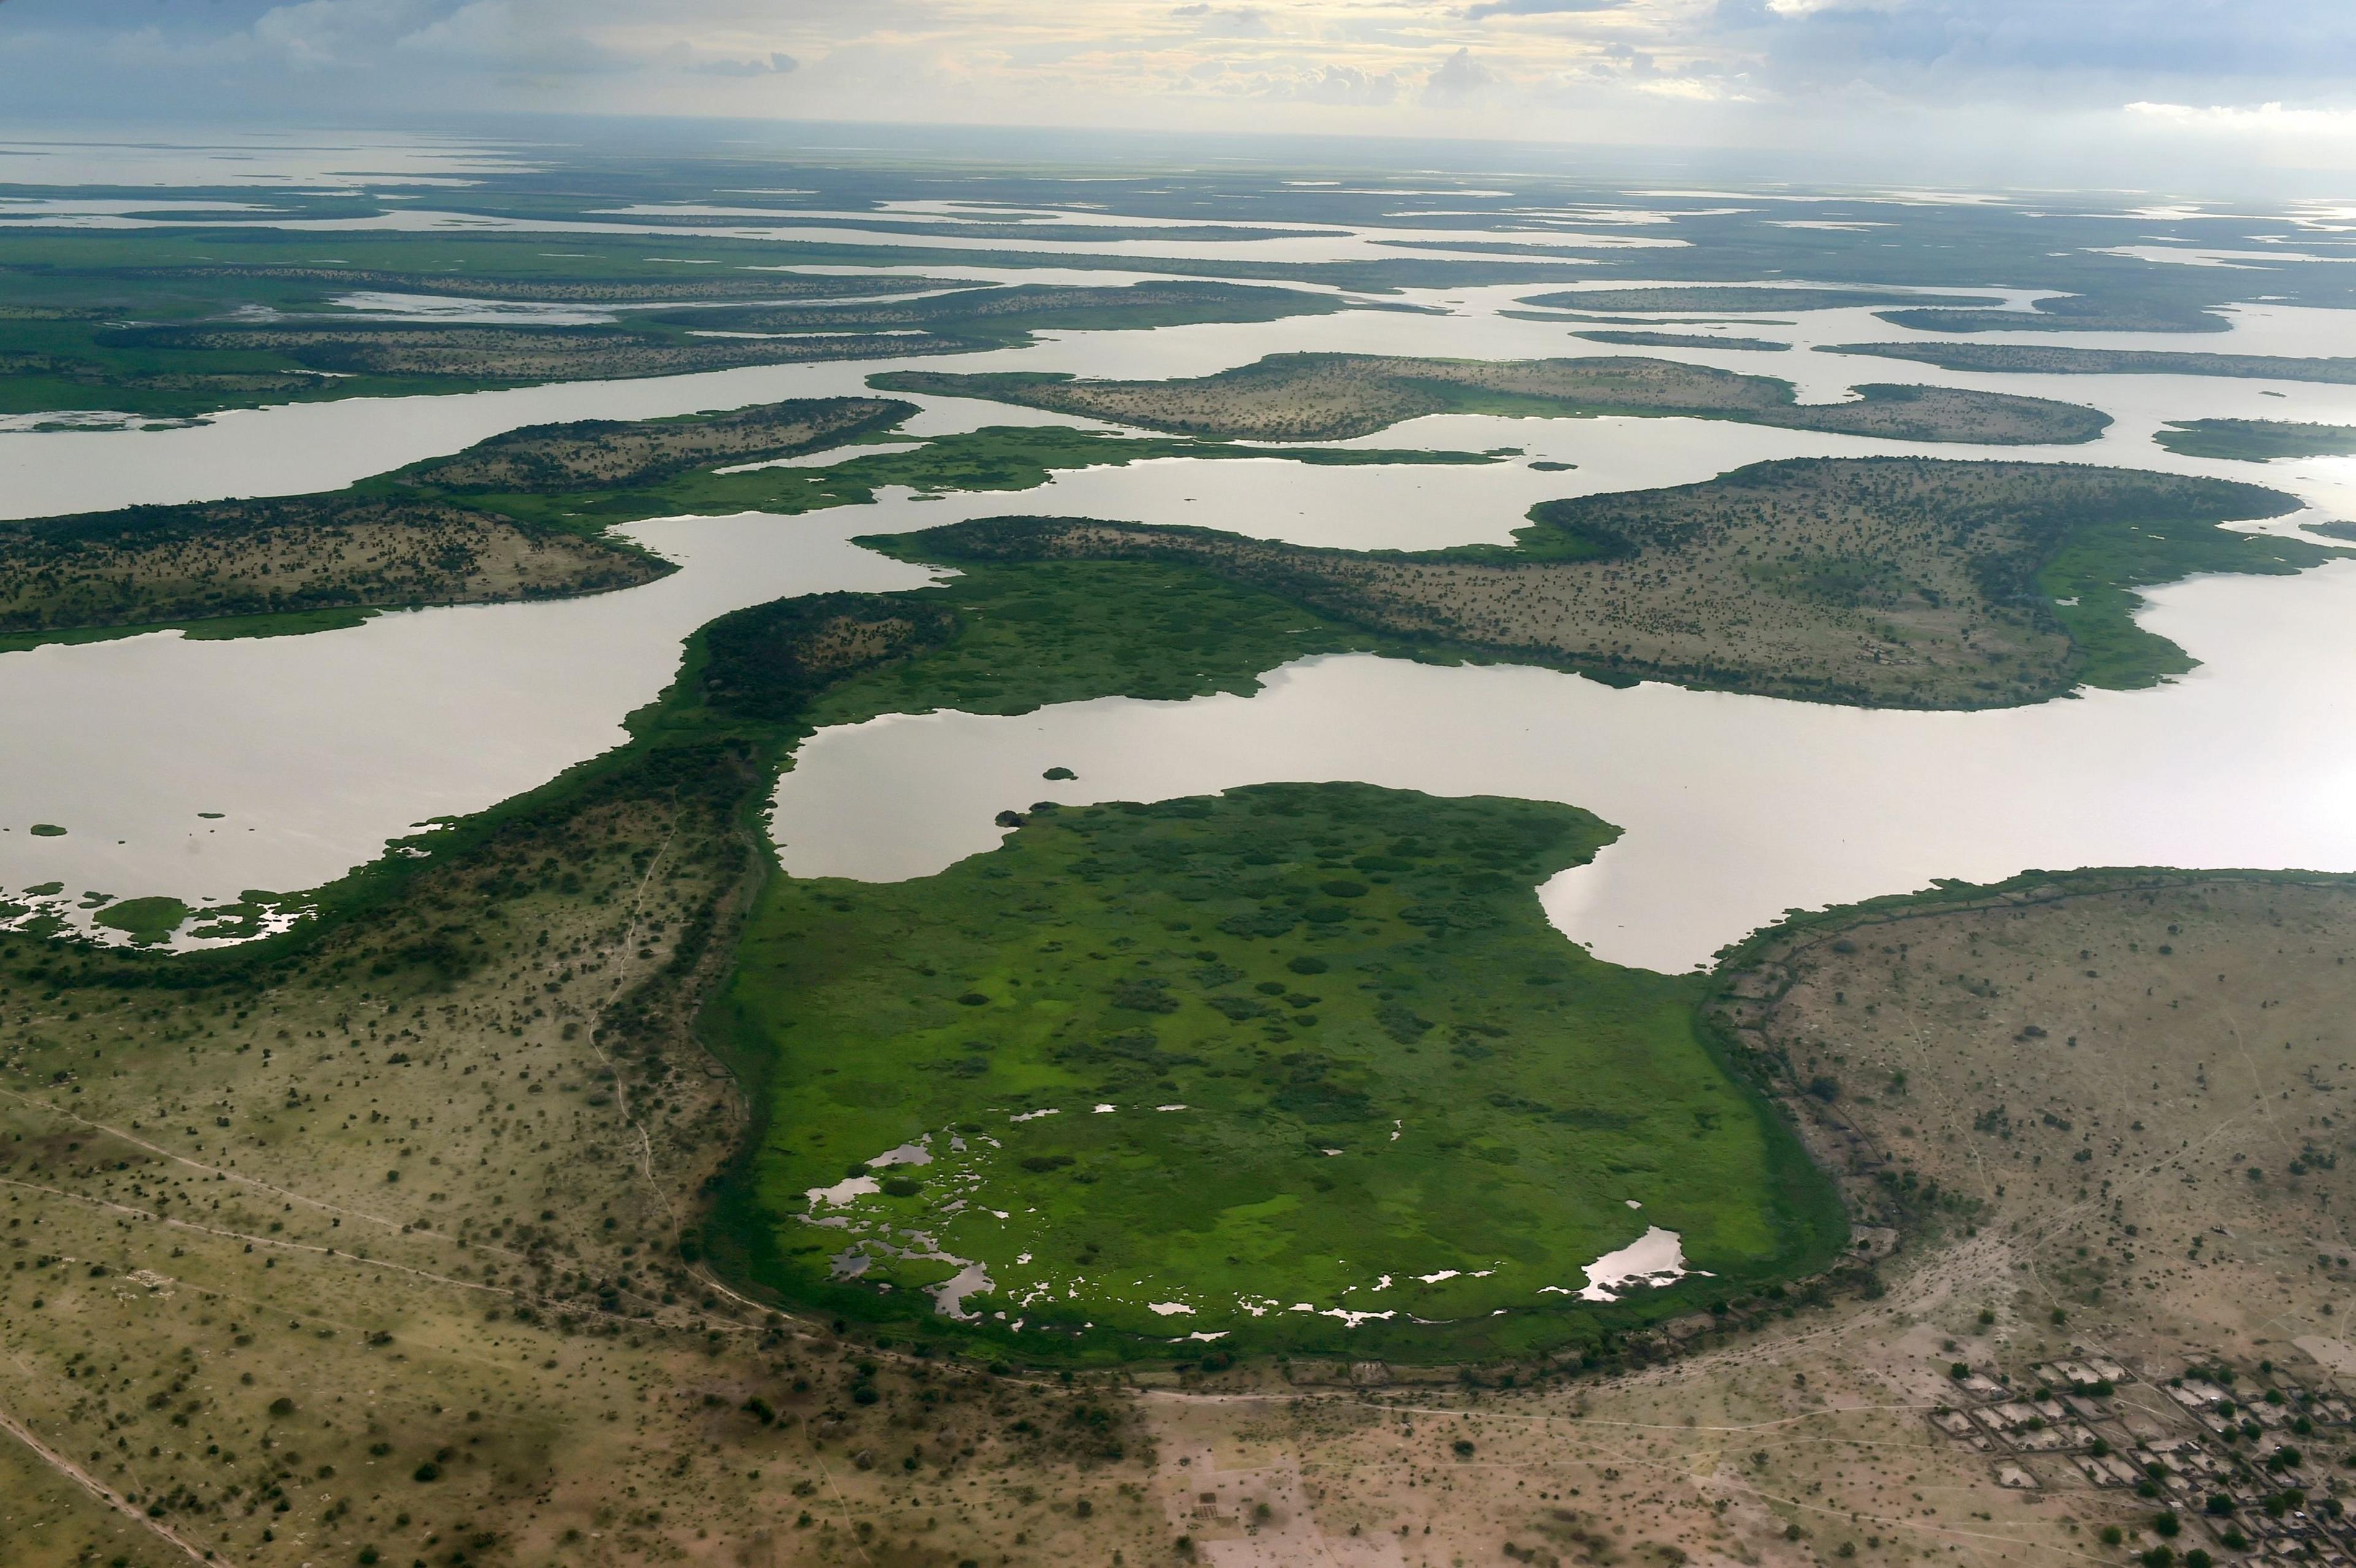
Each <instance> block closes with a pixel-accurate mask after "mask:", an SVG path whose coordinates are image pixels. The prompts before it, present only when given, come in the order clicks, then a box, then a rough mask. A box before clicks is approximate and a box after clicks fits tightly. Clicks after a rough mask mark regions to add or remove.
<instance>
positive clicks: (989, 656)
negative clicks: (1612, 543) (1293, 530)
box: [810, 541, 1429, 724]
mask: <svg viewBox="0 0 2356 1568" xmlns="http://www.w3.org/2000/svg"><path fill="white" fill-rule="evenodd" d="M871 542H872V541H871ZM883 542H885V543H886V544H887V545H889V544H890V543H891V541H883ZM910 558H911V559H918V560H921V559H923V557H922V552H921V550H920V549H919V550H916V551H912V552H911V555H910ZM924 592H925V596H926V598H927V599H928V600H937V601H938V602H939V603H940V604H941V605H942V607H943V608H945V609H946V610H948V612H949V613H952V614H954V615H955V616H956V617H957V620H958V628H959V630H958V635H957V637H956V638H955V639H954V640H952V641H950V642H948V643H947V644H945V645H941V646H939V647H937V648H933V649H929V650H927V651H926V652H925V653H923V654H921V655H919V656H915V657H912V658H909V659H906V660H904V661H900V662H896V663H894V664H890V665H884V666H880V667H876V668H874V669H872V670H869V671H866V672H864V673H862V674H861V675H858V676H855V677H851V678H849V679H847V680H845V681H844V682H843V683H842V684H841V685H840V686H838V687H836V688H833V689H831V690H830V691H829V692H827V693H826V694H825V695H824V696H822V697H820V698H819V699H816V700H815V701H814V702H813V704H812V706H811V709H810V718H811V720H812V722H814V723H819V724H856V723H861V722H863V721H865V720H869V719H873V718H877V717H880V716H882V715H883V714H887V713H927V712H932V711H934V710H936V709H944V708H954V709H958V710H959V711H961V712H966V713H1028V712H1030V711H1032V710H1033V709H1038V708H1044V707H1045V706H1047V705H1048V704H1050V703H1055V702H1086V701H1089V700H1091V699H1095V698H1098V697H1106V696H1110V695H1114V694H1119V695H1120V696H1123V697H1135V698H1142V699H1149V700H1152V701H1165V702H1175V701H1183V699H1187V698H1190V697H1207V696H1211V695H1214V694H1215V693H1221V692H1233V693H1237V694H1241V695H1248V694H1250V693H1252V692H1255V691H1258V689H1259V687H1260V678H1259V677H1261V676H1263V675H1265V674H1267V673H1268V672H1269V670H1272V669H1275V668H1277V667H1279V666H1281V665H1286V664H1290V663H1291V662H1292V661H1293V660H1294V659H1298V658H1305V657H1307V656H1310V655H1312V654H1333V653H1390V654H1408V655H1412V656H1429V650H1428V649H1425V648H1423V647H1420V646H1419V645H1415V644H1412V643H1410V642H1408V641H1407V640H1406V639H1403V638H1399V637H1396V636H1391V635H1386V634H1384V633H1383V632H1381V631H1380V630H1378V629H1377V628H1375V627H1372V626H1365V625H1356V624H1351V623H1350V622H1348V621H1346V620H1344V619H1341V618H1338V617H1336V616H1333V615H1329V614H1325V613H1321V612H1319V611H1316V610H1313V609H1311V608H1309V607H1307V606H1306V605H1303V604H1300V603H1295V602H1294V601H1292V600H1290V599H1287V598H1285V597H1284V596H1282V595H1280V594H1278V593H1273V592H1266V591H1264V590H1261V589H1258V588H1256V587H1253V586H1250V585H1248V584H1244V583H1238V582H1234V581H1228V580H1226V579H1225V578H1223V577H1221V576H1220V575H1219V574H1217V573H1216V572H1214V571H1207V570H1205V569H1203V568H1201V567H1197V566H1191V565H1188V564H1185V563H1183V562H1174V561H1146V560H1118V561H1116V560H1040V561H1026V562H1022V563H1020V564H1006V563H998V562H991V561H980V560H974V561H960V562H959V563H958V575H957V576H956V577H954V578H951V579H950V580H949V581H948V582H946V583H944V584H943V585H942V586H940V587H939V588H937V589H927V590H925V591H924Z"/></svg>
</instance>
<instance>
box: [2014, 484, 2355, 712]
mask: <svg viewBox="0 0 2356 1568" xmlns="http://www.w3.org/2000/svg"><path fill="white" fill-rule="evenodd" d="M2351 554H2356V551H2350V550H2347V549H2338V548H2335V547H2333V546H2330V545H2319V544H2316V543H2314V542H2312V541H2310V540H2308V539H2292V538H2286V537H2284V536H2282V535H2279V534H2257V533H2242V532H2238V531H2236V530H2233V529H2231V528H2221V527H2218V526H2217V525H2216V524H2215V523H2214V522H2213V521H2211V520H2210V519H2209V518H2207V517H2203V516H2202V515H2201V511H2200V510H2199V509H2198V508H2195V507H2187V508H2183V509H2180V510H2174V511H2162V510H2158V509H2155V510H2152V511H2149V512H2147V513H2146V514H2144V515H2142V516H2139V517H2126V516H2119V515H2112V516H2107V517H2088V518H2084V519H2083V520H2081V521H2079V522H2078V523H2077V524H2076V525H2075V526H2073V527H2072V528H2071V529H2070V530H2069V532H2068V533H2067V535H2066V536H2064V537H2063V538H2062V539H2061V540H2059V541H2058V543H2057V545H2056V548H2054V549H2053V551H2052V553H2051V556H2049V557H2048V558H2047V559H2046V560H2045V561H2044V563H2043V564H2042V565H2041V566H2040V567H2039V568H2038V570H2037V572H2036V575H2035V577H2034V579H2033V581H2034V583H2035V587H2036V592H2038V593H2039V594H2040V595H2041V596H2042V597H2043V599H2044V601H2045V603H2046V604H2047V605H2048V606H2049V607H2050V613H2051V614H2052V616H2053V617H2054V619H2055V620H2057V621H2058V622H2060V623H2061V627H2062V629H2063V630H2064V631H2066V632H2068V633H2069V635H2070V642H2071V647H2072V657H2073V663H2074V665H2075V669H2076V674H2077V677H2078V678H2079V679H2080V680H2082V681H2083V682H2084V683H2085V684H2086V685H2088V686H2094V687H2102V688H2108V689H2111V690H2115V691H2132V690H2136V689H2137V688H2143V687H2150V686H2158V685H2159V684H2160V683H2161V682H2163V681H2165V680H2167V679H2168V678H2169V677H2171V676H2178V675H2182V674H2184V673H2185V672H2186V671H2188V670H2191V669H2194V668H2196V667H2199V665H2200V662H2201V661H2200V660H2198V659H2196V658H2194V657H2193V656H2191V655H2190V654H2188V653H2186V652H2185V651H2184V649H2182V648H2181V647H2179V646H2178V645H2176V644H2174V643H2171V642H2169V640H2168V639H2167V638H2166V637H2163V636H2161V635H2158V633H2156V632H2150V631H2147V630H2145V629H2144V627H2143V626H2141V625H2140V624H2137V623H2136V619H2135V612H2136V610H2138V609H2140V608H2141V607H2142V605H2143V596H2142V594H2141V593H2140V592H2137V591H2138V590H2140V589H2145V588H2152V587H2158V585H2160V584H2162V583H2169V582H2180V581H2184V580H2185V579H2186V578H2188V577H2199V576H2201V575H2203V574H2206V573H2211V572H2223V573H2239V574H2243V575H2254V576H2261V577H2280V576H2287V575H2289V574H2290V573H2292V572H2297V571H2307V570H2308V568H2309V567H2314V566H2320V565H2322V564H2323V563H2324V562H2325V561H2327V560H2334V559H2336V558H2346V557H2348V556H2350V555H2351Z"/></svg>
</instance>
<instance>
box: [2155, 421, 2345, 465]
mask: <svg viewBox="0 0 2356 1568" xmlns="http://www.w3.org/2000/svg"><path fill="white" fill-rule="evenodd" d="M2152 439H2153V440H2154V441H2156V442H2158V443H2159V444H2160V445H2162V446H2164V447H2166V448H2167V449H2168V450H2169V451H2170V452H2173V453H2177V454H2178V455H2179V456H2182V457H2216V458H2224V459H2227V460H2229V461H2233V462H2240V463H2271V462H2273V461H2274V460H2275V459H2276V458H2277V457H2356V425H2344V424H2300V423H2297V422H2296V421H2291V420H2176V421H2171V422H2170V423H2169V427H2168V428H2167V429H2166V430H2162V431H2158V432H2154V434H2153V436H2152Z"/></svg>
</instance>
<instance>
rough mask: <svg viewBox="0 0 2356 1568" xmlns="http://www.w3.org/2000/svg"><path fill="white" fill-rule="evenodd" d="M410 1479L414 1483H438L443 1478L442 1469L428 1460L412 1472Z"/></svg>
mask: <svg viewBox="0 0 2356 1568" xmlns="http://www.w3.org/2000/svg"><path fill="white" fill-rule="evenodd" d="M409 1478H410V1479H411V1480H412V1481H438V1480H440V1479H441V1478H442V1467H441V1466H439V1465H437V1464H435V1463H434V1461H433V1460H431V1459H428V1460H426V1461H425V1463H423V1465H420V1466H418V1467H417V1468H416V1469H414V1470H412V1471H411V1472H410V1473H409Z"/></svg>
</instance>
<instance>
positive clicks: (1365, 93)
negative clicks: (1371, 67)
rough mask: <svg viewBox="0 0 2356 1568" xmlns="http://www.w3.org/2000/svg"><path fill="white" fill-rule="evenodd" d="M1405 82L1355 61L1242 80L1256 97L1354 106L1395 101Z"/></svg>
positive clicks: (1390, 73)
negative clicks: (1359, 66) (1365, 67)
mask: <svg viewBox="0 0 2356 1568" xmlns="http://www.w3.org/2000/svg"><path fill="white" fill-rule="evenodd" d="M1405 85H1406V84H1405V83H1403V82H1402V81H1400V80H1399V79H1398V74H1397V73H1395V72H1392V71H1387V70H1386V71H1368V70H1362V69H1359V68H1358V67H1356V66H1354V65H1328V66H1324V67H1323V68H1321V69H1314V70H1304V71H1301V72H1297V73H1295V74H1292V75H1290V76H1284V75H1263V76H1259V77H1257V78H1252V79H1248V80H1247V82H1246V83H1245V86H1246V90H1247V91H1249V92H1251V93H1252V94H1253V95H1255V96H1258V97H1262V98H1276V99H1282V100H1285V101H1290V102H1294V103H1324V104H1332V105H1334V106H1336V107H1343V108H1354V109H1380V108H1383V107H1386V106H1387V105H1389V104H1392V103H1396V102H1397V101H1398V99H1399V95H1400V92H1401V90H1402V89H1403V88H1404V87H1405Z"/></svg>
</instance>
